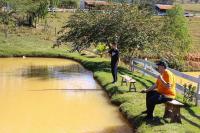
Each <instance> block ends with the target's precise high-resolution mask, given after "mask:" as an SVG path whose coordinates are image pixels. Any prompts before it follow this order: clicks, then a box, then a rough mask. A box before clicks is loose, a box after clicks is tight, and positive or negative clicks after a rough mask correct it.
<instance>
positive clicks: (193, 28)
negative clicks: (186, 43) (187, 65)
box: [189, 17, 200, 53]
mask: <svg viewBox="0 0 200 133" xmlns="http://www.w3.org/2000/svg"><path fill="white" fill-rule="evenodd" d="M189 30H190V33H191V36H192V41H193V42H192V50H191V52H192V53H200V17H193V18H190V19H189Z"/></svg>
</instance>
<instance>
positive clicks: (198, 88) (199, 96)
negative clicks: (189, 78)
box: [196, 75, 200, 105]
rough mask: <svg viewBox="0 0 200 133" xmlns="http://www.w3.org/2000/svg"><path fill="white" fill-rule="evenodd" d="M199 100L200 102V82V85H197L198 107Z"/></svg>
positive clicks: (199, 83)
mask: <svg viewBox="0 0 200 133" xmlns="http://www.w3.org/2000/svg"><path fill="white" fill-rule="evenodd" d="M199 81H200V75H199ZM199 100H200V82H198V85H197V93H196V105H198V102H199Z"/></svg>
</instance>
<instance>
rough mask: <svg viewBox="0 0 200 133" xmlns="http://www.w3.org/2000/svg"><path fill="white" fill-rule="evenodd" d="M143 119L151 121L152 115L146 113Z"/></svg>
mask: <svg viewBox="0 0 200 133" xmlns="http://www.w3.org/2000/svg"><path fill="white" fill-rule="evenodd" d="M144 119H145V120H147V121H152V120H153V116H150V115H147V116H145V117H144Z"/></svg>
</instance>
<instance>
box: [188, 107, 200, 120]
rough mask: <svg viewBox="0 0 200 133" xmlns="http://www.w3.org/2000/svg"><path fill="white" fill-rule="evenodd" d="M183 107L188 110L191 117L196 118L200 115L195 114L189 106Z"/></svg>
mask: <svg viewBox="0 0 200 133" xmlns="http://www.w3.org/2000/svg"><path fill="white" fill-rule="evenodd" d="M185 109H186V110H187V111H188V113H189V114H190V115H192V116H193V117H196V118H198V119H200V115H197V114H196V113H195V112H194V111H193V110H192V109H191V108H190V107H185Z"/></svg>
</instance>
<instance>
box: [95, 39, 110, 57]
mask: <svg viewBox="0 0 200 133" xmlns="http://www.w3.org/2000/svg"><path fill="white" fill-rule="evenodd" d="M107 48H108V47H107V46H106V44H105V43H101V42H99V43H98V44H97V47H96V50H97V53H98V54H99V55H100V56H101V57H102V56H103V53H104V52H105V51H106V50H107Z"/></svg>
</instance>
